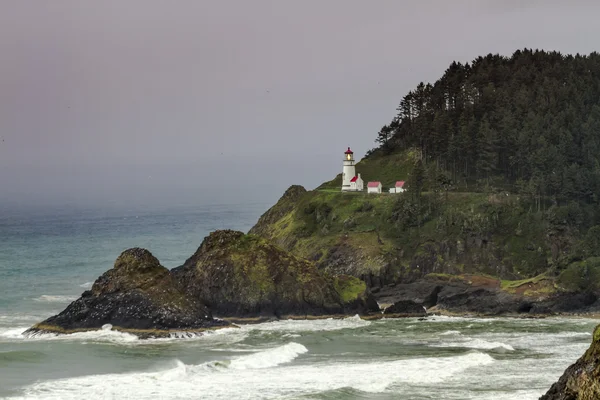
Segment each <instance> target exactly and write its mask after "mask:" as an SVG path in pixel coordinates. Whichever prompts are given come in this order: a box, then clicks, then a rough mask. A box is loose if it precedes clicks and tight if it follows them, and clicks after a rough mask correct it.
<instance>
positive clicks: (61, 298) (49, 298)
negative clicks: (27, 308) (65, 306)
mask: <svg viewBox="0 0 600 400" xmlns="http://www.w3.org/2000/svg"><path fill="white" fill-rule="evenodd" d="M33 300H34V301H40V302H47V303H70V302H72V301H75V300H77V296H66V295H52V294H43V295H41V296H40V297H36V298H35V299H33Z"/></svg>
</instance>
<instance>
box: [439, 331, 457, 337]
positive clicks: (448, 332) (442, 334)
mask: <svg viewBox="0 0 600 400" xmlns="http://www.w3.org/2000/svg"><path fill="white" fill-rule="evenodd" d="M456 335H460V331H445V332H442V333H440V336H456Z"/></svg>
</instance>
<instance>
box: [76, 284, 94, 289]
mask: <svg viewBox="0 0 600 400" xmlns="http://www.w3.org/2000/svg"><path fill="white" fill-rule="evenodd" d="M93 285H94V282H86V283H82V284H81V285H79V287H82V288H84V289H91V287H92V286H93Z"/></svg>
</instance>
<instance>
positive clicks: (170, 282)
mask: <svg viewBox="0 0 600 400" xmlns="http://www.w3.org/2000/svg"><path fill="white" fill-rule="evenodd" d="M106 324H110V325H112V328H113V329H115V330H119V331H124V332H130V333H134V334H136V335H137V336H140V337H160V336H167V335H169V334H170V333H171V332H173V331H177V332H182V331H184V332H201V331H204V330H206V329H211V328H215V327H221V326H226V325H228V323H227V322H224V321H217V320H214V319H213V318H212V315H211V312H210V310H209V309H208V308H207V307H206V306H205V305H203V304H202V303H201V302H200V301H198V300H197V299H195V298H192V297H190V296H186V295H185V293H183V292H182V291H181V290H180V289H179V288H178V286H177V285H176V282H175V281H174V279H173V277H172V275H171V274H170V272H169V270H168V269H166V268H165V267H163V266H162V265H160V262H159V261H158V260H157V259H156V258H155V257H154V256H153V255H152V254H151V253H150V252H149V251H148V250H144V249H140V248H133V249H129V250H126V251H124V252H123V253H122V254H121V255H120V256H119V257H118V258H117V260H116V261H115V264H114V267H113V268H112V269H110V270H108V271H107V272H105V273H104V274H103V275H102V276H100V277H99V278H98V279H97V280H96V282H94V285H93V286H92V288H91V290H88V291H86V292H84V293H83V294H82V295H81V297H80V298H79V299H77V300H76V301H74V302H73V303H71V304H70V305H69V306H68V307H67V308H66V309H65V310H64V311H62V312H61V313H60V314H58V315H55V316H53V317H50V318H48V319H47V320H45V321H43V322H41V323H39V324H37V325H35V326H33V327H32V328H31V329H29V330H28V331H27V332H26V334H36V333H44V332H53V333H73V332H80V331H86V330H94V329H99V328H101V327H103V326H104V325H106Z"/></svg>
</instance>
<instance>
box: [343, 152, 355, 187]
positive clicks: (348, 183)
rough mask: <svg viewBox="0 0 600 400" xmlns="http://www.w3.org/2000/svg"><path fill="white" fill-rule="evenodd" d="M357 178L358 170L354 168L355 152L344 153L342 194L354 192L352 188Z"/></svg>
mask: <svg viewBox="0 0 600 400" xmlns="http://www.w3.org/2000/svg"><path fill="white" fill-rule="evenodd" d="M355 176H356V169H355V168H354V152H353V151H352V150H350V147H348V150H346V152H345V153H344V167H343V169H342V192H349V191H354V190H356V189H354V188H353V187H352V179H354V177H355Z"/></svg>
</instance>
